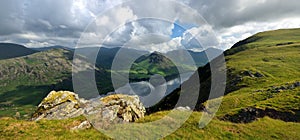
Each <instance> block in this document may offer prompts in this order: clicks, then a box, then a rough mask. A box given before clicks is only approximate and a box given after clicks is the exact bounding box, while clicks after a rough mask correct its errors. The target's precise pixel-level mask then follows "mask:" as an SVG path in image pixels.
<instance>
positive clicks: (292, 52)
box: [0, 29, 300, 139]
mask: <svg viewBox="0 0 300 140" xmlns="http://www.w3.org/2000/svg"><path fill="white" fill-rule="evenodd" d="M299 35H300V29H296V30H279V31H272V32H265V33H261V34H258V35H256V36H254V37H257V36H259V38H260V39H259V40H255V42H248V44H243V45H242V46H239V47H242V48H243V47H246V48H247V49H244V50H240V49H236V48H238V47H236V48H233V49H232V50H230V51H228V52H230V54H231V55H227V56H226V60H228V61H227V67H228V68H229V69H233V71H232V73H233V74H236V75H241V73H242V72H243V71H245V70H251V71H253V72H260V73H262V74H264V75H265V77H263V78H255V77H253V78H252V77H248V76H244V77H243V80H242V82H240V83H239V85H242V87H243V88H240V89H238V90H236V91H233V92H231V93H229V94H228V95H226V96H225V97H224V98H223V102H222V105H221V108H220V110H219V111H218V113H217V117H215V118H214V119H213V121H212V122H211V123H210V124H209V125H208V126H207V127H205V128H204V129H199V128H198V122H199V119H200V116H201V113H200V112H194V113H193V114H192V116H191V117H190V118H189V120H188V121H187V122H186V123H185V124H184V125H183V126H182V127H181V128H180V129H179V130H177V131H176V132H175V133H173V134H172V135H170V136H168V137H166V139H182V138H185V139H300V135H299V133H297V132H299V131H300V124H299V123H296V122H284V121H282V120H276V119H272V118H269V117H267V116H265V117H263V118H259V119H258V120H256V121H254V122H251V123H246V124H241V123H232V122H228V121H221V120H219V119H218V118H220V117H222V116H224V115H226V114H234V113H236V112H238V111H239V110H241V109H242V108H246V107H249V106H254V107H257V108H262V109H264V108H266V107H268V108H272V109H275V110H278V111H292V112H293V110H299V109H300V108H299V107H300V89H299V87H298V88H296V89H293V90H285V91H283V92H280V93H271V92H268V91H267V89H269V88H271V86H282V85H285V84H287V83H289V84H291V83H293V82H295V81H300V78H299V77H300V72H299V67H300V55H299V54H300V44H299V42H300V37H299ZM287 42H293V43H287ZM282 43H283V44H285V45H282ZM278 44H279V45H278ZM228 52H226V53H228ZM257 90H262V91H260V92H257ZM166 113H167V112H158V113H154V114H151V115H149V116H146V117H145V118H144V119H143V120H140V122H149V121H153V120H157V119H158V118H160V117H162V116H164V115H165V114H166ZM78 120H82V118H79V119H78V118H77V119H69V120H63V121H40V122H28V121H17V120H15V119H9V120H7V119H6V118H2V119H0V128H1V129H0V133H1V135H2V136H4V137H6V138H14V139H15V138H17V139H21V138H32V137H37V138H38V137H42V138H49V139H55V138H63V139H69V138H74V139H87V138H105V137H104V136H103V135H102V134H101V133H99V132H98V131H96V130H94V129H90V130H83V131H79V132H71V131H70V130H69V128H71V126H72V125H74V123H78ZM20 126H22V127H20ZM29 126H32V127H29ZM15 128H19V129H15ZM137 131H138V130H137ZM153 133H155V130H153ZM121 134H122V133H121ZM123 135H124V136H125V137H126V134H123ZM143 136H147V134H143V133H142V132H141V133H140V138H142V137H143Z"/></svg>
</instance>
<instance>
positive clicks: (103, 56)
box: [76, 47, 147, 69]
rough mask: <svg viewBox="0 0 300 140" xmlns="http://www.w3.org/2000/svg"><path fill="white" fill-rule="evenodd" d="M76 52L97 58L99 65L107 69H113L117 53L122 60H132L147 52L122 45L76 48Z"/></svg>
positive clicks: (90, 57) (89, 57)
mask: <svg viewBox="0 0 300 140" xmlns="http://www.w3.org/2000/svg"><path fill="white" fill-rule="evenodd" d="M119 51H120V52H119ZM76 53H78V54H80V55H83V56H85V57H87V58H88V59H90V60H91V59H94V58H96V64H97V65H99V66H100V67H103V68H105V69H111V67H112V63H113V60H114V59H115V57H116V55H118V58H119V59H120V60H130V59H132V58H134V57H137V56H141V55H143V54H145V53H147V52H146V51H140V50H135V49H129V48H121V47H114V48H105V47H101V48H99V47H87V48H78V49H76ZM91 61H93V60H91Z"/></svg>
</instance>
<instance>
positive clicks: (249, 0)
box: [189, 0, 300, 28]
mask: <svg viewBox="0 0 300 140" xmlns="http://www.w3.org/2000/svg"><path fill="white" fill-rule="evenodd" d="M189 5H190V6H191V7H193V8H195V9H197V10H198V12H199V13H201V14H202V15H203V16H204V18H205V19H206V20H207V21H208V22H209V23H210V24H212V25H214V26H215V27H216V28H225V27H231V26H235V25H239V24H244V23H246V22H263V21H274V20H280V19H282V18H286V17H299V16H300V8H299V5H300V1H299V0H192V1H190V3H189Z"/></svg>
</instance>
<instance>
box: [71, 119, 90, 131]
mask: <svg viewBox="0 0 300 140" xmlns="http://www.w3.org/2000/svg"><path fill="white" fill-rule="evenodd" d="M91 127H92V125H91V124H90V123H89V122H88V121H84V122H82V123H81V124H79V125H78V126H75V127H73V128H71V130H85V129H89V128H91Z"/></svg>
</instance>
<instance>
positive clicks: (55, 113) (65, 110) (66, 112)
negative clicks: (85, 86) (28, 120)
mask: <svg viewBox="0 0 300 140" xmlns="http://www.w3.org/2000/svg"><path fill="white" fill-rule="evenodd" d="M86 103H87V101H85V100H84V99H80V98H79V97H78V95H77V94H75V93H73V92H69V91H59V92H56V91H52V92H50V93H49V94H48V96H47V97H46V98H44V99H43V101H42V102H41V103H40V104H39V105H38V109H37V111H36V112H35V113H34V114H33V117H32V120H40V119H43V118H44V119H66V118H73V117H77V116H80V115H82V114H83V113H84V105H85V104H86Z"/></svg>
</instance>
